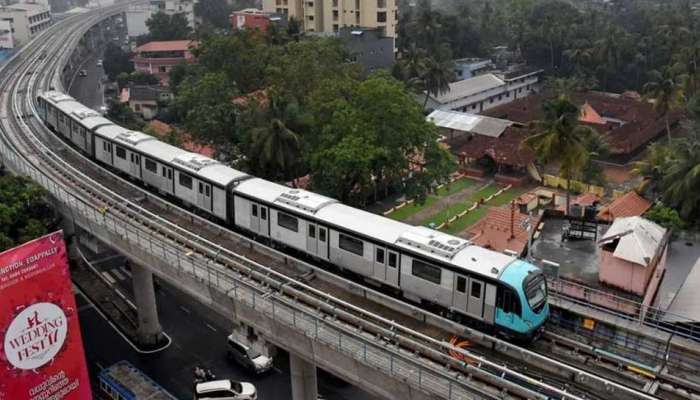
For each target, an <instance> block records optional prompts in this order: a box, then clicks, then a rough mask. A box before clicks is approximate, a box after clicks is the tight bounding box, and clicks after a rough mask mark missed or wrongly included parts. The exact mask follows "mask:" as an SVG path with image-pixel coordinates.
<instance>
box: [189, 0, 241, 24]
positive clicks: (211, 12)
mask: <svg viewBox="0 0 700 400" xmlns="http://www.w3.org/2000/svg"><path fill="white" fill-rule="evenodd" d="M231 11H232V9H231V7H229V6H228V4H227V2H226V1H224V0H199V1H198V2H196V3H194V13H195V15H197V16H198V17H200V18H202V22H203V23H204V24H208V25H212V26H214V27H215V28H219V29H226V28H231V20H230V19H229V14H231Z"/></svg>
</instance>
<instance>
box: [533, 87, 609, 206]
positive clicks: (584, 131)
mask: <svg viewBox="0 0 700 400" xmlns="http://www.w3.org/2000/svg"><path fill="white" fill-rule="evenodd" d="M542 107H543V109H544V119H543V120H540V121H535V122H533V123H532V124H531V130H532V135H530V136H529V137H527V138H526V139H525V140H524V141H523V146H525V147H526V148H529V149H531V150H532V151H534V153H535V154H536V155H537V157H538V159H539V160H540V161H541V162H543V163H551V162H556V163H559V169H560V171H561V175H562V176H563V177H564V179H566V213H567V214H568V213H569V203H570V201H571V199H570V197H571V196H570V189H571V179H573V178H574V177H575V176H576V174H577V172H579V171H581V170H582V168H584V166H585V165H586V163H587V162H588V160H589V158H590V156H591V155H590V152H589V150H588V148H587V141H588V140H589V139H588V138H589V137H590V136H591V135H594V134H596V133H595V131H594V130H593V129H592V128H591V127H588V126H585V125H579V123H578V118H579V113H580V111H579V108H578V107H577V106H576V105H574V104H573V103H572V102H571V101H570V100H569V99H568V98H567V97H566V96H559V97H558V98H555V99H550V100H547V101H545V102H544V104H543V106H542Z"/></svg>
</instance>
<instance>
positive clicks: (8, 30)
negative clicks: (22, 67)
mask: <svg viewBox="0 0 700 400" xmlns="http://www.w3.org/2000/svg"><path fill="white" fill-rule="evenodd" d="M14 47H15V41H14V38H13V36H12V24H10V21H0V49H12V48H14Z"/></svg>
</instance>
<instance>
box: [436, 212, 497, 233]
mask: <svg viewBox="0 0 700 400" xmlns="http://www.w3.org/2000/svg"><path fill="white" fill-rule="evenodd" d="M488 209H489V208H488V207H481V208H477V209H476V210H474V211H472V212H470V213H469V214H467V215H465V216H464V217H462V218H460V219H458V220H457V221H455V222H453V223H451V224H450V226H448V227H446V228H443V229H442V231H443V232H447V233H449V234H452V235H455V234H457V233H460V232H462V231H463V230H465V229H467V228H468V227H470V226H472V225H473V224H475V223H476V222H477V221H479V220H480V219H482V218H483V217H484V216H485V215H486V211H488Z"/></svg>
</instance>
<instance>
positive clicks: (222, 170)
mask: <svg viewBox="0 0 700 400" xmlns="http://www.w3.org/2000/svg"><path fill="white" fill-rule="evenodd" d="M172 163H173V164H175V165H177V166H178V167H180V168H182V169H183V170H185V171H188V172H190V173H192V175H194V176H197V177H201V178H204V179H206V180H208V181H211V182H214V183H217V184H219V185H221V186H226V185H228V184H229V183H231V182H233V181H240V180H243V179H247V178H248V177H250V175H248V174H246V173H245V172H241V171H239V170H237V169H233V168H231V167H229V166H226V165H224V164H222V163H220V162H219V161H216V160H214V159H212V158H209V157H207V156H203V155H201V154H197V153H190V152H185V153H184V154H180V155H178V156H177V157H174V158H173V160H172Z"/></svg>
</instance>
